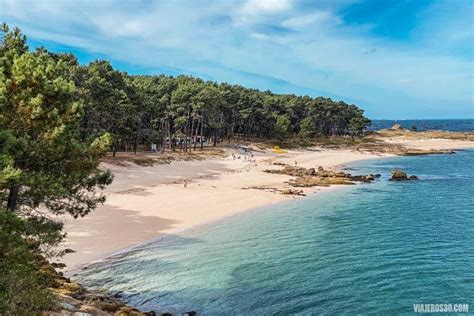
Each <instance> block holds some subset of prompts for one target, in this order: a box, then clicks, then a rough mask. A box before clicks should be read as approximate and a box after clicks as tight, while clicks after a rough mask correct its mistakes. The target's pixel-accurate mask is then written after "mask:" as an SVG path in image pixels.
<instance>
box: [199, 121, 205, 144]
mask: <svg viewBox="0 0 474 316" xmlns="http://www.w3.org/2000/svg"><path fill="white" fill-rule="evenodd" d="M203 132H204V121H203V119H202V118H201V137H200V139H199V142H200V143H201V151H202V150H203V149H204V148H203V147H204V145H203V142H202V141H203Z"/></svg>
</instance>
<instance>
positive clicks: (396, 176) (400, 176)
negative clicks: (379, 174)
mask: <svg viewBox="0 0 474 316" xmlns="http://www.w3.org/2000/svg"><path fill="white" fill-rule="evenodd" d="M390 180H394V181H404V180H418V177H417V176H415V175H411V176H410V177H408V176H407V174H406V172H404V171H402V170H399V169H394V170H392V177H391V178H390Z"/></svg>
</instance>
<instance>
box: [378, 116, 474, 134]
mask: <svg viewBox="0 0 474 316" xmlns="http://www.w3.org/2000/svg"><path fill="white" fill-rule="evenodd" d="M394 124H399V125H400V126H401V127H403V128H406V129H412V128H413V126H415V127H416V130H417V131H426V130H442V131H455V132H467V131H474V119H456V120H454V119H453V120H372V124H371V126H370V127H369V130H373V131H376V130H380V129H384V128H390V127H392V126H393V125H394Z"/></svg>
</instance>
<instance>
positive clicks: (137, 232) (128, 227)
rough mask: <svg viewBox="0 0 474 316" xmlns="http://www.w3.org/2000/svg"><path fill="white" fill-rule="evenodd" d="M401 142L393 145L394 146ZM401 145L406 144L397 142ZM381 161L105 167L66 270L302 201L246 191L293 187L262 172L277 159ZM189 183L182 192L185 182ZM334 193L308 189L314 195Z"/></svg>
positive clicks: (450, 144) (310, 156)
mask: <svg viewBox="0 0 474 316" xmlns="http://www.w3.org/2000/svg"><path fill="white" fill-rule="evenodd" d="M391 142H395V140H391ZM399 142H400V141H399ZM413 142H414V141H411V143H409V144H408V143H407V144H406V145H408V146H410V147H412V146H413V148H423V149H453V148H465V147H474V142H460V141H452V140H448V141H446V140H441V141H439V140H435V141H432V140H429V141H428V142H423V141H417V143H413ZM381 156H382V155H377V154H369V153H363V152H358V151H349V150H324V149H321V150H320V151H307V150H305V151H292V152H289V153H287V154H280V155H276V154H273V153H265V154H260V153H259V154H256V156H255V159H256V160H257V162H252V163H249V162H244V161H242V160H232V158H226V159H207V160H203V161H188V162H173V163H171V164H169V165H157V166H153V167H140V166H137V165H130V166H128V167H117V166H108V165H107V166H104V167H108V168H110V169H111V170H112V171H113V172H114V174H115V181H114V183H113V184H112V185H111V186H110V187H109V188H107V191H106V192H107V194H108V196H107V201H106V203H105V204H104V205H102V206H100V207H98V208H97V209H96V210H95V211H94V212H93V213H92V214H89V215H88V216H86V217H84V218H80V219H76V220H74V219H71V218H68V219H66V225H65V230H66V232H67V233H68V237H67V245H66V247H70V248H72V249H74V250H75V251H77V252H76V253H72V254H67V255H65V256H64V257H63V258H62V261H63V262H65V263H66V264H67V265H68V269H71V268H74V267H76V266H78V265H81V264H85V263H89V262H91V261H93V260H96V259H100V258H103V257H105V256H107V255H110V254H112V253H114V252H116V251H118V250H120V249H123V248H128V247H131V246H133V245H136V244H138V243H140V242H143V241H146V240H149V239H153V238H156V237H158V236H161V235H164V234H176V233H178V231H180V230H183V229H186V228H189V227H191V226H194V225H198V224H202V223H205V222H210V221H213V220H217V219H219V218H222V217H225V216H229V215H231V214H235V213H237V212H241V211H243V210H247V209H250V208H255V207H258V206H262V205H265V204H269V203H276V202H279V201H283V200H288V199H296V198H299V197H295V196H286V195H281V194H278V193H274V192H271V191H270V190H269V191H264V190H256V189H249V190H243V189H242V188H245V187H249V186H257V185H258V186H262V185H265V186H268V187H273V188H285V187H288V186H287V185H286V184H284V182H285V181H287V180H289V179H290V178H291V177H289V176H285V175H277V174H268V173H264V172H262V170H264V169H269V168H276V167H277V166H274V165H272V164H271V162H274V161H279V162H285V163H289V164H294V163H295V160H296V161H297V163H298V166H302V167H306V168H308V167H318V166H323V167H325V168H336V167H337V166H339V165H342V164H346V163H349V162H353V161H357V160H363V159H373V158H380V157H381ZM184 179H187V181H188V185H187V187H186V188H184V185H183V181H184ZM323 189H324V190H326V189H328V188H318V187H315V188H308V189H304V191H305V193H313V192H316V191H320V190H323Z"/></svg>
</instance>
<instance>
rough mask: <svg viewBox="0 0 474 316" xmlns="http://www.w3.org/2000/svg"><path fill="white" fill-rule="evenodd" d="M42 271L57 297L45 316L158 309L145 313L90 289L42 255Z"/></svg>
mask: <svg viewBox="0 0 474 316" xmlns="http://www.w3.org/2000/svg"><path fill="white" fill-rule="evenodd" d="M38 261H39V264H40V266H41V268H40V270H41V271H42V272H43V273H44V275H45V280H46V281H47V285H48V286H49V288H50V289H51V291H52V293H53V294H54V296H55V303H56V304H55V305H56V308H55V309H53V310H50V311H44V312H43V313H42V315H43V316H75V315H81V316H96V315H100V316H102V315H114V316H152V315H158V314H156V313H155V312H146V313H143V312H141V311H139V310H138V309H135V308H133V307H130V306H127V305H126V304H125V303H123V302H122V301H121V300H120V299H119V298H118V297H113V296H110V295H107V294H105V293H101V292H96V291H88V290H86V289H85V288H83V287H82V286H81V285H80V284H78V283H75V282H73V281H71V280H70V279H69V278H67V277H65V276H64V275H63V274H62V273H61V272H58V271H56V268H62V267H64V264H62V263H49V262H48V261H47V260H46V259H44V258H43V257H41V258H39V259H38Z"/></svg>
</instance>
